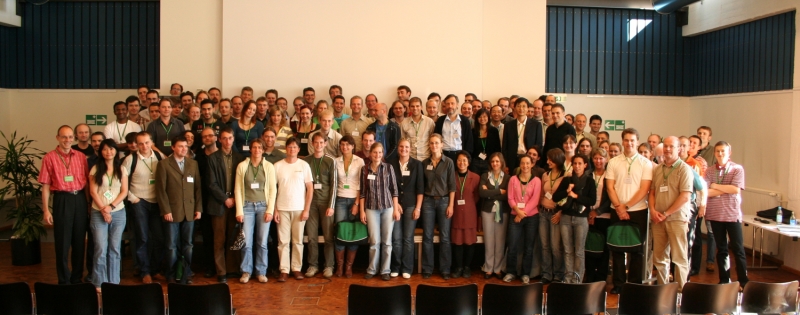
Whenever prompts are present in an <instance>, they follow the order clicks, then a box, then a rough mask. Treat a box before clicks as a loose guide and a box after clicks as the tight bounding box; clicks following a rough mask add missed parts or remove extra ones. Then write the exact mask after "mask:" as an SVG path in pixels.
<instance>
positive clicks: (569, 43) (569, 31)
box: [564, 8, 575, 93]
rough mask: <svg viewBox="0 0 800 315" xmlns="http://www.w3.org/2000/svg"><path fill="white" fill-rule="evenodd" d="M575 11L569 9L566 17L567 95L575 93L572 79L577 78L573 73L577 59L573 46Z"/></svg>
mask: <svg viewBox="0 0 800 315" xmlns="http://www.w3.org/2000/svg"><path fill="white" fill-rule="evenodd" d="M574 10H575V9H573V8H567V9H566V10H565V11H566V12H565V15H564V92H566V93H573V90H572V86H573V84H572V78H573V77H574V76H575V74H574V73H572V68H573V58H575V56H574V52H575V50H574V45H573V40H574V33H573V26H574V23H575V22H574V21H573V20H574V19H575V13H574V12H573V11H574Z"/></svg>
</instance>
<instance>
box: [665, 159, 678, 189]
mask: <svg viewBox="0 0 800 315" xmlns="http://www.w3.org/2000/svg"><path fill="white" fill-rule="evenodd" d="M680 161H681V160H680V159H678V163H681V162H680ZM676 164H677V163H676ZM662 167H667V166H666V165H663V166H662ZM674 170H675V164H672V166H670V167H669V173H666V174H664V185H666V183H667V178H669V175H670V174H672V171H674ZM662 173H663V168H662Z"/></svg>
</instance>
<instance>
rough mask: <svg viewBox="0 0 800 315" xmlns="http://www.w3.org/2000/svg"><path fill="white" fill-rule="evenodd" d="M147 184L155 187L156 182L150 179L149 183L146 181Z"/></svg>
mask: <svg viewBox="0 0 800 315" xmlns="http://www.w3.org/2000/svg"><path fill="white" fill-rule="evenodd" d="M147 184H148V185H155V184H156V180H155V179H150V180H149V181H147Z"/></svg>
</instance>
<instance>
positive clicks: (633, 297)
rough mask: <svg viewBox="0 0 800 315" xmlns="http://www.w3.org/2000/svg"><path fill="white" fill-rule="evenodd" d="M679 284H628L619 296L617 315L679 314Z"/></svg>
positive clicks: (623, 287)
mask: <svg viewBox="0 0 800 315" xmlns="http://www.w3.org/2000/svg"><path fill="white" fill-rule="evenodd" d="M678 287H679V286H678V284H677V283H675V282H672V283H667V284H663V285H645V284H636V283H626V284H625V285H624V286H622V292H620V295H619V304H618V306H619V309H618V311H617V314H620V315H622V314H631V315H648V314H653V315H663V314H675V313H677V312H678Z"/></svg>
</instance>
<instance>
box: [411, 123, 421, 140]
mask: <svg viewBox="0 0 800 315" xmlns="http://www.w3.org/2000/svg"><path fill="white" fill-rule="evenodd" d="M411 126H414V131H416V132H417V133H415V134H414V138H418V137H419V127H421V126H422V119H420V120H419V122H418V123H415V122H414V119H413V118H412V119H411Z"/></svg>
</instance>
